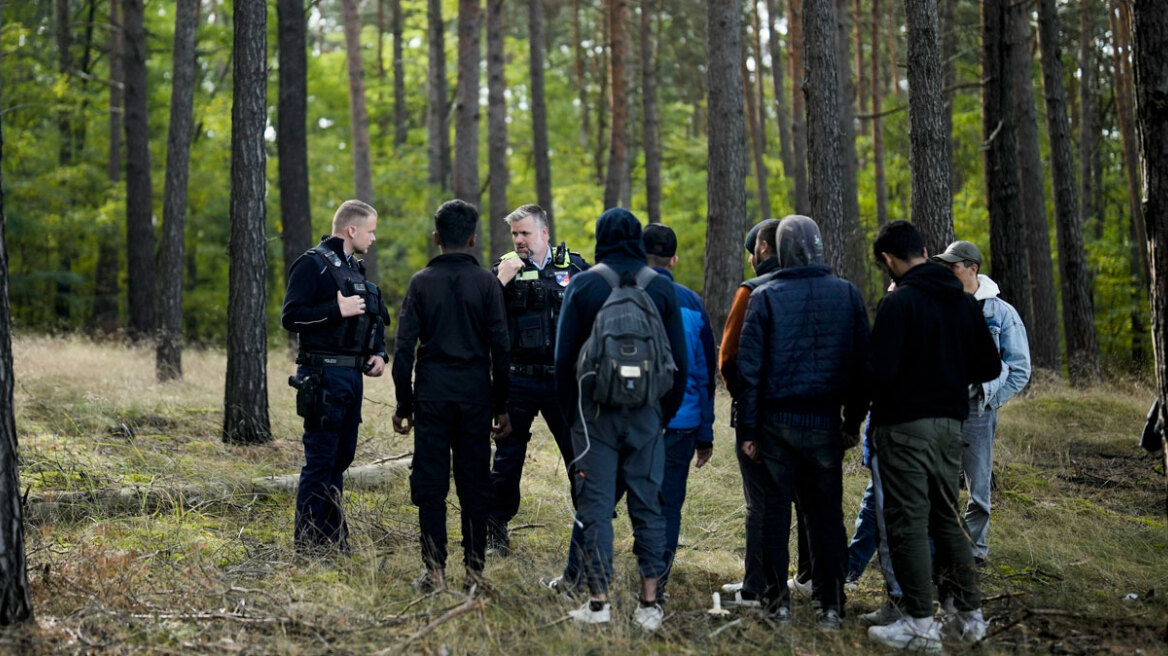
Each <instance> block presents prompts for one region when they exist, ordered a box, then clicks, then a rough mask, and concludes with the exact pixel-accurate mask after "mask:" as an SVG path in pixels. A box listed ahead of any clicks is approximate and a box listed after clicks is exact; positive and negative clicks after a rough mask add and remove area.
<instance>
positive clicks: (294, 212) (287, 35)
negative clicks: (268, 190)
mask: <svg viewBox="0 0 1168 656" xmlns="http://www.w3.org/2000/svg"><path fill="white" fill-rule="evenodd" d="M276 15H277V23H278V26H277V31H278V34H279V36H278V39H279V44H278V50H279V56H280V68H279V85H280V90H279V94H280V97H279V100H278V103H279V106H278V108H277V118H276V151H277V153H278V154H279V157H278V158H277V164H278V166H279V175H280V223H281V225H282V226H283V234H282V237H283V245H284V269H283V274H284V276H285V277H286V276H287V275H288V271H290V270H291V269H292V263H293V262H295V261H296V258H298V257H300V256H301V254H303V253H304V252H305V251H307V250H308V249H309V248H312V244H313V238H312V237H313V235H312V210H311V206H310V205H309V200H308V135H307V130H306V128H307V123H308V113H307V103H308V58H307V54H306V52H305V50H306V47H307V38H308V34H307V32H308V30H307V27H306V25H305V18H304V3H303V2H302V0H278V2H277V4H276ZM290 334H292V335H293V337H292V339H293V340H294V339H295V337H294V333H290Z"/></svg>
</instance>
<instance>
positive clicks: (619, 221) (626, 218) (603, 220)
mask: <svg viewBox="0 0 1168 656" xmlns="http://www.w3.org/2000/svg"><path fill="white" fill-rule="evenodd" d="M614 256H615V257H626V258H631V259H634V260H637V261H638V262H645V244H644V243H643V242H642V241H641V222H640V221H638V220H637V217H636V216H634V215H633V213H632V212H630V211H628V210H626V209H625V208H623V207H614V208H612V209H609V210H605V211H604V214H601V215H600V218H599V219H597V220H596V261H597V262H603V261H604V260H605V258H609V257H614Z"/></svg>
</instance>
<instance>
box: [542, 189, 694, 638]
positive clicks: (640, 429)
mask: <svg viewBox="0 0 1168 656" xmlns="http://www.w3.org/2000/svg"><path fill="white" fill-rule="evenodd" d="M595 261H596V262H597V263H599V264H605V265H607V266H608V267H610V268H611V269H612V270H613V271H614V272H616V274H617V275H618V276H620V278H621V282H622V284H628V283H630V282H632V281H633V279H634V278H635V277H636V275H637V273H638V272H639V271H641V270H642V269H644V268H645V267H646V266H647V264H646V258H645V247H644V243H643V242H642V240H641V224H640V222H639V221H638V220H637V217H636V216H634V215H633V214H632V212H629V211H628V210H626V209H623V208H613V209H610V210H607V211H605V212H604V214H601V215H600V219H599V220H597V222H596V257H595ZM611 291H612V287H611V286H610V285H609V283H608V281H607V280H606V279H605V278H604V277H603V275H602V274H601V273H599V272H597V271H596V270H595V268H593V269H590V270H588V271H584V272H582V273H579V274H577V275H575V276H573V277H572V281H571V282H570V283H569V284H568V291H567V295H566V296H565V297H564V304H563V309H562V312H561V315H560V323H559V326H558V328H557V333H556V357H555V362H556V364H555V372H556V373H555V375H556V395H557V397H559V401H560V405H561V407H562V408H563V410H564V416H565V417H567V418H568V421H569V423H570V424H571V426H572V446H573V450H574V452H575V453H576V454H577V456H576V462H575V467H576V469H575V474H574V484H575V485H576V502H577V513H576V525H575V529H578V530H573V542H579V544H578V545H575V544H574V545H573V546H574V547H577V551H578V553H580V554H582V558H583V574H584V577H585V579H586V582H587V585H588V588H589V591H590V593H591V598H590V599H589V600H588V601H587V602H585V603H584V605H583V606H581V607H580V608H579V609H577V610H574V611H572V612H571V613H569V615H571V617H572V618H573V619H574V620H576V621H577V622H581V623H585V624H603V623H607V622H609V621H611V618H612V613H611V607H610V605H609V603H608V583H609V581H610V580H611V579H612V539H613V536H612V511H613V508H614V507H615V505H616V499H617V486H618V480H619V482H620V483H623V485H624V487H625V489H626V490H627V494H628V509H629V517H630V519H631V520H632V523H633V536H634V543H633V552H634V553H635V554H636V556H637V565H638V569H639V570H640V573H641V579H642V584H641V595H640V597H641V600H640V604H639V607H638V608H637V609H636V611H635V612H634V613H633V620H634V622H635V623H636V624H637V625H639V626H640V627H641V628H642V629H644V630H646V631H655V630H656V629H658V628H659V627H660V626H661V621H662V619H663V618H664V612H663V611H662V610H661V606H660V605H659V603H658V597H657V581H658V579H659V578H660V576H661V575H662V574H663V573H664V572H665V561H664V558H663V557H662V555H663V554H664V552H665V517H664V515H663V514H662V511H661V499H660V497H661V481H662V479H663V477H664V465H665V453H664V451H665V443H664V439H663V437H662V434H661V429H662V427H663V426H665V425H668V423H669V421H670V420H671V419H672V418H673V416H674V415H675V414H676V413H677V409H678V407H680V405H681V401H682V398H683V397H684V395H685V383H686V375H687V362H686V355H685V354H686V342H685V325H684V321H683V319H682V315H681V305H680V304H679V303H678V301H677V294H676V292H675V291H674V288H673V283H672V282H671V281H670V280H669V279H668V278H666V277H665V276H655V277H654V278H653V279H652V280H651V281H650V282H649V283H648V284H647V285H646V287H645V291H646V293H647V294H648V296H649V298H650V299H651V300H652V301H653V303H654V305H655V306H656V308H657V311H658V314H659V315H660V317H661V321H662V323H663V325H664V328H665V332H666V335H667V336H668V339H669V346H670V349H671V350H672V353H673V359H674V362H675V363H676V365H677V368H676V371H675V372H674V376H673V386H672V388H671V389H670V391H669V392H668V393H666V394H665V396H663V397H662V398H661V400H660V401H659V402H654V403H651V404H650V405H647V406H645V407H641V408H631V409H617V408H609V407H603V406H599V405H597V404H596V403H595V402H594V401H593V400H592V399H591V398H589V397H587V396H585V395H582V394H580V393H579V384H578V381H577V378H576V376H577V372H576V360H577V357H578V355H579V353H580V349H581V347H582V346H583V344H584V342H585V340H587V338H588V335H589V333H590V332H591V330H592V324H593V322H594V321H595V319H596V315H597V313H598V312H599V311H600V308H601V306H602V305H604V302H605V300H607V299H608V295H609V293H610V292H611Z"/></svg>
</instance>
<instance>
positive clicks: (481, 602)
mask: <svg viewBox="0 0 1168 656" xmlns="http://www.w3.org/2000/svg"><path fill="white" fill-rule="evenodd" d="M486 606H487V600H486V599H467V600H466V603H464V604H462V605H461V606H456V607H454V608H451V609H450V610H448V611H446V612H445V613H444V614H443V615H442V617H439V618H438V619H436V620H434V621H433V622H430V623H429V624H427V625H426V626H425V627H424V628H423V629H422V630H421V631H418V632H417V633H415V634H414V635H412V636H410V637H408V638H406V640H405V642H402V643H401V644H398V645H394V646H393V647H389V648H387V649H383V650H381V651H379V652H377V653H378V656H382V655H384V654H388V653H389V652H391V651H393V650H394V649H399V648H402V647H406V646H408V645H409V644H411V643H413V642H415V641H417V640H420V639H422V638H424V637H426V636H428V635H430V634H431V633H433V632H434V630H435V629H437V628H438V627H439V626H442V625H443V624H445V623H446V622H449V621H450V620H452V619H454V618H456V617H458V616H459V615H464V614H466V613H469V612H471V611H474V610H482V609H483V608H485V607H486Z"/></svg>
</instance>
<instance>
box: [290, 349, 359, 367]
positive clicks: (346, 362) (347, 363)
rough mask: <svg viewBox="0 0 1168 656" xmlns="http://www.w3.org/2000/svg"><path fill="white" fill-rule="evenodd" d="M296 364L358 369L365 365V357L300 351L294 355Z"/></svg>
mask: <svg viewBox="0 0 1168 656" xmlns="http://www.w3.org/2000/svg"><path fill="white" fill-rule="evenodd" d="M296 364H302V365H305V366H307V367H341V368H343V369H360V368H362V367H364V366H365V358H364V357H362V356H360V355H317V354H315V353H301V354H300V355H298V356H297V357H296Z"/></svg>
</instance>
